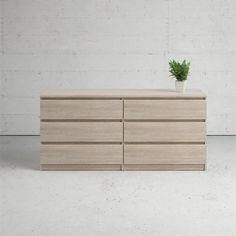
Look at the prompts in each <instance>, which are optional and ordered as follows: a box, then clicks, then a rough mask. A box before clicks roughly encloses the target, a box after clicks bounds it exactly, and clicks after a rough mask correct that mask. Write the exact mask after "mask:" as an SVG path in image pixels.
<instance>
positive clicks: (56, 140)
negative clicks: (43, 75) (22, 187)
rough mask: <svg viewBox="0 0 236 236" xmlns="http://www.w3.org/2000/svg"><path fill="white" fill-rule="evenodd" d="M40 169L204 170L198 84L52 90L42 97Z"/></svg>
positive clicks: (203, 108)
mask: <svg viewBox="0 0 236 236" xmlns="http://www.w3.org/2000/svg"><path fill="white" fill-rule="evenodd" d="M40 110H41V111H40V120H41V122H40V134H41V147H40V164H41V170H205V167H206V95H205V94H204V93H202V92H201V91H199V90H187V91H186V92H185V93H183V94H181V93H176V92H175V91H174V90H53V91H45V92H44V93H43V94H42V95H41V99H40Z"/></svg>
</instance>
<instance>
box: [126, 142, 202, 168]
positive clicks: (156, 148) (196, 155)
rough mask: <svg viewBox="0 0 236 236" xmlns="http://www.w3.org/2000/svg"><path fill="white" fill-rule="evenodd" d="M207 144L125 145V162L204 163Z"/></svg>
mask: <svg viewBox="0 0 236 236" xmlns="http://www.w3.org/2000/svg"><path fill="white" fill-rule="evenodd" d="M205 162H206V146H205V145H198V144H194V145H191V144H185V145H182V144H176V145H169V144H166V145H147V144H143V145H142V144H141V145H134V144H131V145H129V144H127V145H125V146H124V164H204V163H205Z"/></svg>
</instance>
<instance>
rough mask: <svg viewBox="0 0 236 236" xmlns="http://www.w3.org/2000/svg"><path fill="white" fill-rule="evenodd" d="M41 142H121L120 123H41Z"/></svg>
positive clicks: (121, 126)
mask: <svg viewBox="0 0 236 236" xmlns="http://www.w3.org/2000/svg"><path fill="white" fill-rule="evenodd" d="M40 128H41V141H42V142H122V128H123V125H122V122H41V127H40Z"/></svg>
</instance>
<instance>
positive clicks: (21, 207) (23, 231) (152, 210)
mask: <svg viewBox="0 0 236 236" xmlns="http://www.w3.org/2000/svg"><path fill="white" fill-rule="evenodd" d="M0 147H1V149H0V157H1V163H0V235H1V236H21V235H22V236H30V235H39V236H47V235H49V236H54V235H55V236H61V235H62V236H66V235H69V236H72V235H75V236H78V235H82V236H87V235H91V236H93V235H101V236H106V235H109V236H111V235H112V236H113V235H122V236H123V235H124V236H126V235H127V236H132V235H135V236H139V235H155V236H156V235H158V236H159V235H161V236H162V235H164V236H165V235H180V236H184V235H187V236H191V235H204V236H205V235H206V236H211V235H213V236H217V235H219V236H228V235H231V236H232V235H236V137H235V136H231V137H230V136H225V137H219V136H218V137H208V169H207V171H206V172H184V171H183V172H110V171H108V172H73V171H71V172H42V171H39V137H37V136H34V137H29V136H28V137H24V136H22V137H11V136H8V137H3V136H2V137H0Z"/></svg>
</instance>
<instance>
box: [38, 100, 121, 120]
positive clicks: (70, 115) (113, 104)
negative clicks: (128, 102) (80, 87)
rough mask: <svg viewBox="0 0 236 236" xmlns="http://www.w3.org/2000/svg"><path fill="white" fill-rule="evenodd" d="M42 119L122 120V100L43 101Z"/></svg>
mask: <svg viewBox="0 0 236 236" xmlns="http://www.w3.org/2000/svg"><path fill="white" fill-rule="evenodd" d="M40 108H41V119H122V112H123V108H122V101H121V100H41V101H40Z"/></svg>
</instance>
